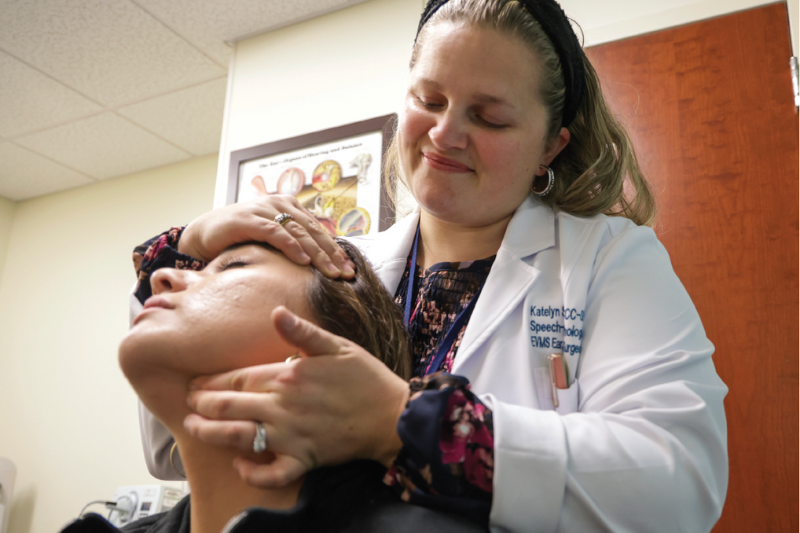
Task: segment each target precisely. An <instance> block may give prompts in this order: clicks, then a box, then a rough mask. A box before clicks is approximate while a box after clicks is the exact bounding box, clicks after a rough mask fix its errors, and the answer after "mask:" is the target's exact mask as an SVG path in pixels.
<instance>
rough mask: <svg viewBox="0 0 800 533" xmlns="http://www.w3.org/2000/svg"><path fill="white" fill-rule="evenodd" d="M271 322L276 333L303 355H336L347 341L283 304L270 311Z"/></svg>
mask: <svg viewBox="0 0 800 533" xmlns="http://www.w3.org/2000/svg"><path fill="white" fill-rule="evenodd" d="M272 323H273V324H274V325H275V329H276V331H277V332H278V334H279V335H280V336H281V338H283V340H285V341H286V342H288V343H289V344H291V345H292V346H294V347H296V348H300V350H301V351H302V352H303V353H304V354H305V355H310V356H314V355H336V354H338V353H340V352H341V349H342V348H343V347H344V346H345V345H347V344H348V343H349V341H347V340H346V339H343V338H341V337H337V336H336V335H334V334H333V333H330V332H328V331H325V330H324V329H322V328H320V327H319V326H317V325H315V324H312V323H311V322H309V321H308V320H304V319H302V318H300V317H299V316H297V315H296V314H294V313H292V312H291V311H289V310H288V309H286V308H285V307H283V306H278V307H276V308H275V309H274V310H273V311H272Z"/></svg>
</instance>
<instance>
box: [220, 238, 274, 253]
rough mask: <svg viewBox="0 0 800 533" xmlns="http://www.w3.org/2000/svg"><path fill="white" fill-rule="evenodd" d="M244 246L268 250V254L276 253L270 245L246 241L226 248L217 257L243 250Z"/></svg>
mask: <svg viewBox="0 0 800 533" xmlns="http://www.w3.org/2000/svg"><path fill="white" fill-rule="evenodd" d="M244 246H260V247H261V248H264V249H265V250H268V251H270V252H277V251H278V249H277V248H275V247H274V246H272V245H271V244H267V243H265V242H259V241H247V242H239V243H236V244H232V245H230V246H228V247H227V248H225V249H224V250H223V251H222V252H220V254H219V255H222V254H224V253H227V252H232V251H234V250H237V249H239V248H243V247H244ZM217 257H219V256H217Z"/></svg>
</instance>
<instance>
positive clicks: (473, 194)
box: [137, 0, 727, 532]
mask: <svg viewBox="0 0 800 533" xmlns="http://www.w3.org/2000/svg"><path fill="white" fill-rule="evenodd" d="M388 169H389V172H390V173H394V174H395V175H397V177H399V178H400V179H403V180H404V181H405V183H406V184H407V185H408V187H409V189H410V191H411V193H412V194H413V196H414V198H415V199H416V200H417V202H418V203H419V208H418V210H417V211H415V212H414V213H412V214H411V215H409V216H408V217H406V218H405V219H403V220H402V221H400V222H398V223H397V224H396V225H395V226H394V227H393V228H391V229H390V230H388V231H386V232H384V233H382V234H379V235H376V236H370V237H363V238H360V239H357V240H356V241H355V242H356V244H358V245H359V246H360V247H361V248H362V250H363V251H364V253H365V254H366V255H367V257H368V258H369V259H370V261H371V262H372V264H373V266H374V268H375V271H376V273H377V274H378V275H379V277H380V278H381V280H382V281H383V283H384V285H385V286H386V288H387V290H388V291H389V292H390V293H392V294H394V295H395V298H396V301H397V303H398V304H399V305H401V307H403V308H404V309H405V310H406V322H407V323H408V325H409V331H410V333H411V335H412V339H413V340H414V351H415V357H416V364H415V374H416V375H417V376H418V379H416V380H412V386H411V391H410V392H409V390H408V385H407V384H406V383H405V382H403V381H402V380H400V379H399V378H397V377H396V376H393V375H390V374H391V373H381V374H380V375H376V374H374V373H370V372H367V370H366V367H365V366H364V365H360V364H359V362H360V361H363V360H365V358H366V357H368V354H366V353H363V351H359V350H357V349H353V347H352V346H351V345H350V344H348V343H347V342H345V341H344V340H342V339H339V338H336V337H332V336H330V335H327V334H325V333H323V332H321V331H319V330H318V329H317V328H314V327H313V326H311V325H309V324H307V323H305V322H303V321H300V320H298V321H295V322H294V323H287V324H285V325H284V326H285V327H284V328H282V329H283V330H284V331H286V332H287V333H286V340H287V341H289V342H291V343H292V344H294V345H295V346H296V347H297V348H298V352H299V353H300V354H301V355H303V356H307V357H304V359H303V360H302V361H301V362H300V364H297V365H294V366H292V372H291V373H290V374H287V373H286V372H287V370H286V368H285V367H284V366H283V365H280V364H278V365H267V366H264V367H257V368H253V369H249V370H245V371H237V372H234V373H231V374H223V375H219V376H213V377H209V378H207V379H202V380H200V381H198V382H197V383H196V388H197V390H194V391H193V392H191V393H190V397H189V402H190V405H191V406H192V408H193V409H194V411H195V412H196V413H197V414H194V415H190V416H189V417H188V418H187V419H186V422H185V425H186V428H187V429H188V430H189V431H190V432H191V433H192V434H193V435H195V436H197V437H199V438H201V439H204V440H206V441H207V442H210V443H216V444H219V445H227V446H234V447H240V448H241V449H242V450H246V449H249V448H250V447H252V443H253V439H254V436H255V434H256V427H257V424H256V423H257V422H259V423H263V425H264V427H265V428H266V432H267V442H268V443H269V444H268V445H269V449H270V450H271V451H273V452H275V453H276V454H277V455H278V460H276V462H275V463H273V464H272V465H270V466H264V465H261V466H256V465H255V464H253V463H250V462H247V461H239V462H237V465H236V466H237V468H238V469H239V471H240V475H241V476H242V477H243V478H245V479H246V480H248V481H249V482H250V483H252V484H255V485H261V486H277V485H282V484H285V483H287V482H290V481H291V480H293V479H295V478H296V477H297V476H299V475H301V474H302V473H303V472H305V471H307V470H308V469H311V468H314V467H315V466H317V465H323V464H336V463H340V462H343V461H346V460H349V459H354V458H367V459H373V460H376V461H379V462H382V463H383V464H384V465H386V466H387V468H388V472H387V476H386V481H387V483H389V484H392V485H393V486H395V487H396V488H397V491H398V493H399V494H401V496H402V497H403V498H404V499H407V500H409V501H411V502H413V503H417V504H419V505H425V506H429V507H434V508H440V509H447V510H450V511H456V512H459V513H462V514H464V515H465V516H469V517H471V518H473V519H474V520H476V521H479V522H482V523H486V522H488V523H489V525H490V526H491V527H492V529H493V530H495V531H570V532H571V531H637V532H640V531H708V530H710V529H711V527H712V526H713V524H714V523H715V522H716V520H717V519H718V517H719V515H720V512H721V509H722V505H723V503H724V499H725V493H726V488H727V450H726V425H725V416H724V410H723V403H722V402H723V398H724V396H725V394H726V391H727V389H726V387H725V385H724V384H723V383H722V382H721V380H720V379H719V377H718V376H717V375H716V372H715V370H714V366H713V363H712V360H711V354H712V352H713V345H712V344H711V342H710V341H709V340H708V339H707V338H706V336H705V333H704V331H703V327H702V325H701V323H700V319H699V317H698V316H697V313H696V311H695V308H694V306H693V305H692V303H691V300H690V299H689V297H688V295H687V294H686V291H685V290H684V289H683V287H682V285H681V283H680V281H679V280H678V279H677V277H676V276H675V274H674V272H673V271H672V268H671V265H670V262H669V257H668V256H667V253H666V251H665V250H664V248H663V247H662V246H661V245H660V243H659V242H658V240H657V239H656V237H655V235H654V233H653V232H652V230H651V229H649V228H648V227H647V224H648V223H650V222H651V221H652V220H653V218H654V209H653V206H654V200H653V198H652V195H651V193H650V191H649V189H648V187H647V184H646V182H645V181H644V178H643V176H642V174H641V171H640V169H639V167H638V164H637V162H636V158H635V154H634V153H633V150H632V147H631V145H630V142H629V140H628V138H627V135H626V134H625V132H624V130H623V129H622V127H621V126H620V125H619V124H618V123H617V122H616V120H615V119H614V118H613V116H612V115H611V114H610V112H609V111H608V109H607V108H606V105H605V102H604V100H603V97H602V94H601V91H600V87H599V82H598V80H597V76H596V74H595V72H594V70H593V69H592V67H591V64H590V63H589V62H588V59H586V57H585V55H584V54H583V51H582V50H581V48H580V44H579V43H578V40H577V38H576V37H575V34H574V33H573V31H572V29H571V27H570V25H569V22H568V20H567V18H566V16H565V15H564V13H563V11H561V9H560V7H559V6H558V4H557V3H556V2H555V1H553V0H536V1H535V0H525V1H521V2H517V1H507V0H497V1H491V0H451V1H449V2H447V1H433V2H429V4H428V6H427V7H426V10H425V12H424V13H423V18H422V20H421V22H420V29H419V32H418V37H417V40H416V43H415V47H414V51H413V54H412V61H411V73H410V79H409V88H408V93H407V95H406V99H405V101H404V104H403V107H402V109H401V110H400V113H399V125H398V131H397V134H396V136H395V139H394V141H393V144H392V147H391V149H390V153H389V165H388ZM624 193H626V194H624ZM280 213H288V214H289V215H291V217H292V219H291V220H289V221H288V222H287V221H286V219H285V217H278V218H277V220H275V218H276V217H277V216H278V215H279V214H280ZM281 222H283V225H282V224H281ZM250 239H259V240H265V241H267V242H270V243H271V244H272V245H273V246H275V247H277V248H279V249H281V250H282V251H284V253H285V254H286V255H287V256H288V257H290V258H291V259H293V260H296V261H298V262H308V261H313V262H314V264H315V265H317V266H318V267H319V268H321V269H323V270H325V271H326V272H328V273H329V274H330V275H332V276H337V275H343V276H345V277H347V276H349V275H351V269H350V266H349V265H348V263H347V262H346V261H345V260H344V258H343V257H342V255H341V253H340V252H339V251H338V250H337V249H336V247H335V246H334V245H333V244H332V243H331V242H330V240H329V239H328V238H327V237H325V236H324V235H323V231H321V230H320V228H319V225H318V224H315V223H314V221H313V218H312V217H311V216H310V215H309V214H307V213H306V212H305V211H304V210H303V209H302V208H301V207H300V206H299V204H298V203H297V202H296V201H295V200H294V199H293V198H286V197H268V198H267V199H265V200H262V201H260V202H259V203H253V204H238V205H235V206H230V207H227V208H224V209H222V210H218V211H215V212H212V213H209V214H207V215H204V216H203V217H200V218H199V219H197V220H196V221H194V222H192V223H191V224H190V225H189V226H188V227H187V229H186V230H185V231H182V232H181V231H180V230H175V231H172V232H168V233H166V234H164V235H163V236H162V237H161V238H159V239H157V240H154V241H153V243H152V245H151V246H150V248H149V249H148V251H147V254H146V256H145V261H144V262H143V263H142V268H141V271H140V272H141V274H140V276H141V279H146V278H147V275H148V273H149V272H151V271H152V270H153V269H155V268H158V266H159V265H162V264H175V262H181V264H184V265H186V266H188V267H191V266H192V259H191V258H195V259H199V260H202V261H207V260H209V259H211V258H213V257H214V256H215V255H216V254H217V253H218V252H219V251H220V250H222V249H224V248H225V247H227V246H228V245H229V244H230V243H231V242H236V241H238V240H250ZM149 244H150V243H149ZM304 254H307V255H304ZM201 266H202V263H200V262H195V263H194V267H197V268H199V267H201ZM412 267H413V268H412ZM144 285H146V284H140V287H139V292H138V293H137V298H138V299H139V301H142V300H143V299H144V298H145V297H146V296H147V294H146V288H143V286H144ZM551 354H558V355H560V356H561V357H560V358H558V357H556V358H553V359H550V358H549V356H551ZM331 358H334V359H335V360H338V361H339V362H340V364H338V365H329V364H327V363H328V362H329V361H330V360H331ZM561 361H563V363H561ZM323 368H324V371H323V370H322V369H323ZM440 371H445V372H446V373H445V374H442V373H440ZM467 382H470V383H471V385H470V386H469V387H468V386H467V385H466V384H467ZM470 387H471V388H470ZM142 427H143V435H144V437H145V439H144V440H145V447H146V449H147V454H148V455H149V456H150V457H151V458H156V460H155V461H154V462H153V464H154V466H157V464H162V465H163V463H164V461H163V457H164V455H165V450H167V449H168V445H169V439H168V437H165V436H164V435H163V433H159V431H158V429H157V428H154V426H153V424H152V420H151V419H150V418H149V417H148V416H147V415H146V413H145V416H144V418H143V425H142ZM158 457H162V459H161V460H160V461H159V460H158V459H157V458H158Z"/></svg>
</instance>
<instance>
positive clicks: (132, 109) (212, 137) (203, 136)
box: [117, 78, 228, 155]
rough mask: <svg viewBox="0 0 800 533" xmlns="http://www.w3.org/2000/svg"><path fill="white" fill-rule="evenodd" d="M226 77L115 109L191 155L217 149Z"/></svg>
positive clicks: (211, 151)
mask: <svg viewBox="0 0 800 533" xmlns="http://www.w3.org/2000/svg"><path fill="white" fill-rule="evenodd" d="M227 85H228V80H227V78H220V79H219V80H215V81H212V82H208V83H203V84H201V85H197V86H195V87H191V88H189V89H183V90H181V91H176V92H174V93H171V94H168V95H165V96H159V97H156V98H152V99H150V100H146V101H144V102H141V103H138V104H134V105H131V106H127V107H122V108H120V109H118V110H117V112H118V113H119V114H121V115H123V116H125V117H127V118H129V119H130V120H132V121H133V122H135V123H137V124H139V125H141V126H142V127H144V128H145V129H147V130H148V131H152V132H153V133H155V134H157V135H158V136H160V137H163V138H164V139H167V140H168V141H170V142H172V143H174V144H176V145H178V146H180V147H181V148H183V149H184V150H186V151H187V152H189V153H190V154H192V155H205V154H211V153H214V152H217V151H218V150H219V141H220V136H221V134H222V115H223V112H224V111H225V90H226V88H227Z"/></svg>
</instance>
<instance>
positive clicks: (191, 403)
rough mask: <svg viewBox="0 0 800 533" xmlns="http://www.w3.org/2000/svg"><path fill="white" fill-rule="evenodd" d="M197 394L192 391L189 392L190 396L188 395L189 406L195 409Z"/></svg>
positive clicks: (187, 403)
mask: <svg viewBox="0 0 800 533" xmlns="http://www.w3.org/2000/svg"><path fill="white" fill-rule="evenodd" d="M196 396H197V395H196V394H195V393H194V392H190V393H189V396H187V397H186V405H188V406H189V407H191V408H192V409H194V406H195V403H197V402H196V401H195V397H196Z"/></svg>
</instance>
